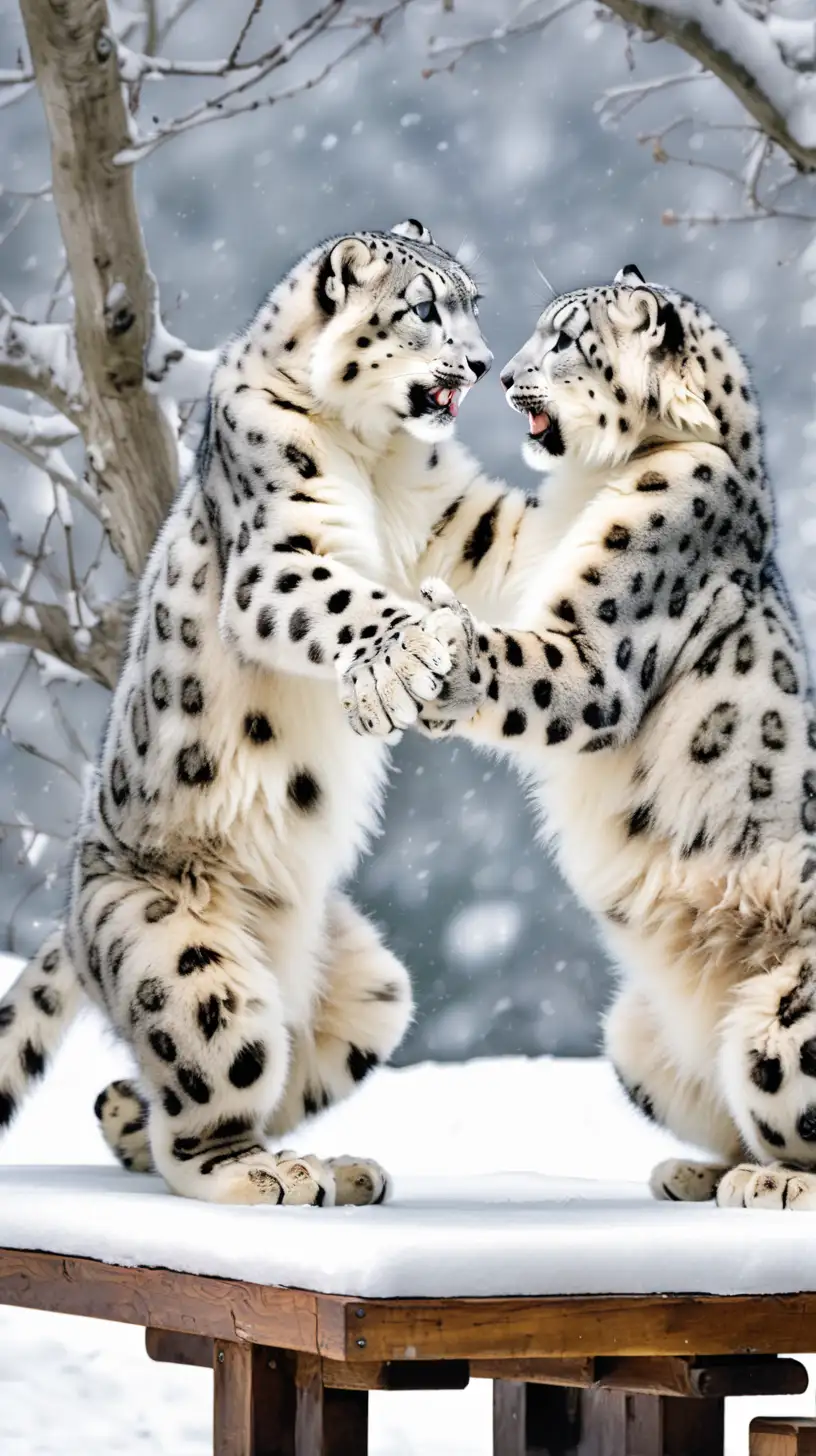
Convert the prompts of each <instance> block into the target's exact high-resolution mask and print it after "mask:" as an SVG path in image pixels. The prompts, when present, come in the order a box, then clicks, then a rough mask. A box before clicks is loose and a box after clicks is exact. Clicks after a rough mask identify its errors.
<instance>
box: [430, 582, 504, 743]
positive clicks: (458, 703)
mask: <svg viewBox="0 0 816 1456" xmlns="http://www.w3.org/2000/svg"><path fill="white" fill-rule="evenodd" d="M422 596H423V598H424V600H425V601H426V602H427V603H428V605H429V607H430V608H431V610H430V611H429V612H428V615H427V617H425V618H424V620H423V623H422V625H423V627H424V629H425V631H426V632H429V633H431V634H432V635H433V636H434V637H435V638H436V639H437V641H439V642H441V643H443V644H444V646H445V647H446V648H447V649H448V652H449V653H450V656H451V666H450V669H449V671H448V672H447V673H446V675H445V680H444V682H443V684H442V687H441V690H440V692H439V693H438V694H437V698H436V701H435V703H434V704H433V710H434V711H433V718H431V716H430V715H429V714H425V713H423V714H422V723H423V726H424V727H425V729H426V730H428V731H429V732H431V733H432V734H433V736H435V737H439V736H442V735H444V733H446V732H449V731H451V729H452V727H453V726H454V724H455V722H456V720H460V721H461V720H463V719H464V720H467V719H468V718H472V717H473V715H474V713H476V712H478V710H479V708H480V707H481V706H482V704H483V703H484V700H485V696H486V693H487V687H488V683H489V681H490V674H489V672H487V671H486V669H487V665H488V664H487V661H486V658H485V652H486V651H487V636H486V634H481V633H480V632H479V628H478V626H477V624H476V622H475V620H474V618H473V615H472V613H471V612H470V610H469V608H468V607H466V606H465V604H464V602H460V601H459V598H458V597H457V596H455V595H454V593H453V592H452V591H451V589H450V587H449V586H447V585H446V584H445V582H444V581H440V580H439V579H438V578H436V577H430V578H429V579H428V580H427V581H424V582H423V583H422ZM443 715H444V716H443Z"/></svg>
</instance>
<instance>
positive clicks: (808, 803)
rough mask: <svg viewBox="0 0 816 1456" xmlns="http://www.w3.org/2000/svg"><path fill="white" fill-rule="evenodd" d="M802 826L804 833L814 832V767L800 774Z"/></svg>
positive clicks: (815, 792)
mask: <svg viewBox="0 0 816 1456" xmlns="http://www.w3.org/2000/svg"><path fill="white" fill-rule="evenodd" d="M802 828H803V829H804V831H805V833H806V834H813V833H814V832H816V769H812V768H809V769H807V770H806V771H805V773H804V774H803V776H802Z"/></svg>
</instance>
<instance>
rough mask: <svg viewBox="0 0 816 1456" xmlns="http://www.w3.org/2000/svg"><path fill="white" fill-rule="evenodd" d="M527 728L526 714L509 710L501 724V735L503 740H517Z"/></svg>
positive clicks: (517, 710)
mask: <svg viewBox="0 0 816 1456" xmlns="http://www.w3.org/2000/svg"><path fill="white" fill-rule="evenodd" d="M526 728H527V717H526V714H524V713H522V712H521V711H520V709H518V708H511V709H510V711H509V713H508V714H507V716H506V718H505V720H504V722H503V724H502V734H503V735H504V737H505V738H518V737H519V736H520V735H521V734H522V733H524V732H525V731H526Z"/></svg>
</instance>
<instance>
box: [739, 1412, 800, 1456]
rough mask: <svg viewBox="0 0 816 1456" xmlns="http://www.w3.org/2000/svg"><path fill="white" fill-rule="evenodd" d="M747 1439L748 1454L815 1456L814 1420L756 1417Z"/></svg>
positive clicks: (757, 1455)
mask: <svg viewBox="0 0 816 1456" xmlns="http://www.w3.org/2000/svg"><path fill="white" fill-rule="evenodd" d="M748 1439H749V1443H750V1444H749V1451H750V1456H816V1421H814V1420H805V1419H797V1418H788V1419H783V1418H776V1419H774V1420H768V1419H766V1418H765V1417H758V1418H757V1419H756V1420H753V1421H752V1422H751V1427H750V1434H749V1438H748Z"/></svg>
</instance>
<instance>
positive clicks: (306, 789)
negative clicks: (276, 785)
mask: <svg viewBox="0 0 816 1456" xmlns="http://www.w3.org/2000/svg"><path fill="white" fill-rule="evenodd" d="M286 793H287V796H288V798H289V801H290V803H292V804H294V805H295V807H296V808H298V809H300V810H302V812H303V813H304V814H310V813H312V812H313V811H314V810H315V809H316V808H317V806H318V804H319V803H320V797H321V789H320V785H319V783H318V782H317V780H316V779H315V778H314V776H313V775H312V774H310V773H309V772H308V770H307V769H301V770H300V772H299V773H296V774H293V775H292V777H291V778H290V780H289V783H288V785H287V788H286Z"/></svg>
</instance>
